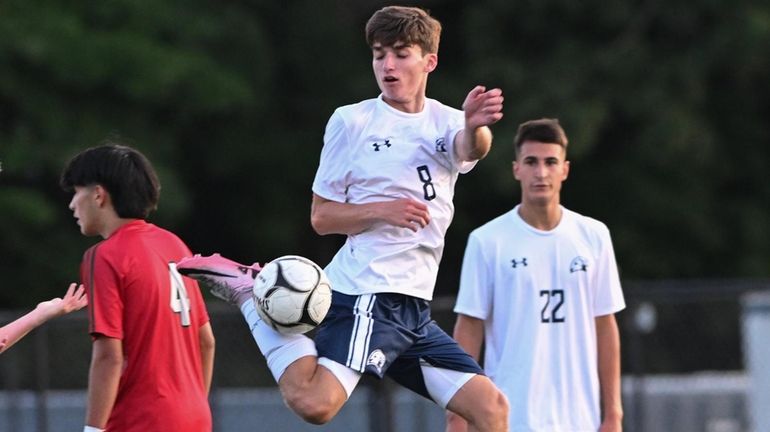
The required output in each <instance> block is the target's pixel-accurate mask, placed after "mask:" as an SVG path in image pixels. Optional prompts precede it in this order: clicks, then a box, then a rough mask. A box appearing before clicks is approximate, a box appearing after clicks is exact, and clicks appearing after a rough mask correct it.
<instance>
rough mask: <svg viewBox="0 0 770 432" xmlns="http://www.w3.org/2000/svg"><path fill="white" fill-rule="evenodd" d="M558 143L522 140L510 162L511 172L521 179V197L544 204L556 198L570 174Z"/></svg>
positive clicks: (527, 200) (528, 201) (525, 200)
mask: <svg viewBox="0 0 770 432" xmlns="http://www.w3.org/2000/svg"><path fill="white" fill-rule="evenodd" d="M565 156H566V155H565V154H564V148H563V147H562V146H560V145H559V144H548V143H541V142H535V141H524V143H523V144H522V145H521V147H520V148H519V156H518V158H517V159H516V161H515V162H514V163H513V176H514V177H515V178H516V180H518V181H519V182H521V197H522V201H524V202H527V203H530V204H537V205H545V204H549V203H553V201H554V200H555V201H556V202H559V193H560V192H561V184H562V182H563V181H564V180H566V179H567V175H568V174H569V161H567V160H565Z"/></svg>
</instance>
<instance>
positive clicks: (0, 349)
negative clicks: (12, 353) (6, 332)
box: [0, 336, 8, 352]
mask: <svg viewBox="0 0 770 432" xmlns="http://www.w3.org/2000/svg"><path fill="white" fill-rule="evenodd" d="M7 344H8V337H7V336H3V338H2V339H0V352H3V350H4V349H5V345H7Z"/></svg>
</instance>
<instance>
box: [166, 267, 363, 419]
mask: <svg viewBox="0 0 770 432" xmlns="http://www.w3.org/2000/svg"><path fill="white" fill-rule="evenodd" d="M177 269H178V270H179V272H180V273H181V274H183V275H185V276H189V277H192V278H195V279H196V280H198V282H200V283H201V284H202V285H204V286H205V287H207V288H208V289H210V290H211V293H212V294H214V295H215V296H217V297H219V298H221V299H223V300H225V301H227V302H228V303H231V304H233V305H235V306H238V308H239V309H240V310H241V313H242V314H243V317H244V319H245V320H246V323H247V324H248V326H249V329H250V330H251V334H252V336H253V337H254V340H255V341H256V343H257V346H258V347H259V349H260V351H261V352H262V354H263V355H264V356H265V360H266V361H267V365H268V368H269V369H270V372H271V373H272V374H273V377H274V378H275V380H276V382H277V383H278V386H279V388H280V390H281V395H282V396H283V398H284V400H285V401H286V404H287V405H288V406H289V408H291V409H292V411H294V412H295V413H296V414H297V415H299V416H300V417H302V419H303V420H305V421H307V422H309V423H313V424H324V423H326V422H328V421H329V420H331V419H332V418H333V417H334V416H335V415H336V414H337V412H339V410H340V409H341V408H342V406H343V405H344V404H345V402H346V401H347V398H348V396H349V392H346V390H345V389H346V388H349V389H350V391H351V392H352V390H353V388H354V387H355V385H356V384H357V383H358V380H359V379H360V374H358V373H357V372H355V371H352V370H349V369H347V368H345V367H343V366H341V365H339V366H340V368H341V374H342V375H343V378H342V379H343V380H344V381H345V385H343V384H342V383H341V382H340V380H339V379H337V377H335V375H334V374H332V373H331V372H330V371H329V369H328V368H327V367H324V366H321V365H319V364H318V357H317V352H316V348H315V344H314V343H313V341H312V340H311V339H310V338H308V337H307V336H305V335H302V334H295V335H286V334H282V333H279V332H277V331H276V330H274V329H273V328H272V327H270V326H269V325H267V324H266V323H265V322H264V321H262V319H261V318H260V316H259V314H258V313H257V309H256V307H257V306H256V304H255V303H254V299H253V296H252V294H251V293H252V287H253V286H254V278H255V277H256V275H257V274H258V273H259V271H260V270H261V267H260V266H259V265H258V264H254V265H251V266H247V265H244V264H240V263H238V262H235V261H232V260H229V259H227V258H224V257H222V256H220V255H219V254H214V255H211V256H207V257H203V256H200V255H196V256H194V257H192V258H186V259H184V260H182V261H180V262H179V263H177ZM330 367H332V368H334V367H333V366H330Z"/></svg>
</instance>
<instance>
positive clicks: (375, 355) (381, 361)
mask: <svg viewBox="0 0 770 432" xmlns="http://www.w3.org/2000/svg"><path fill="white" fill-rule="evenodd" d="M386 361H387V359H386V358H385V353H383V352H382V350H380V349H376V350H374V351H372V353H371V354H369V358H368V359H367V360H366V365H367V366H374V368H375V369H377V373H378V374H382V368H383V367H385V362H386Z"/></svg>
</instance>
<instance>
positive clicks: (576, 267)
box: [569, 256, 588, 273]
mask: <svg viewBox="0 0 770 432" xmlns="http://www.w3.org/2000/svg"><path fill="white" fill-rule="evenodd" d="M579 271H582V272H586V271H588V261H587V260H586V259H585V258H583V257H582V256H576V257H575V258H572V262H570V263H569V272H570V273H575V272H579Z"/></svg>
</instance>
